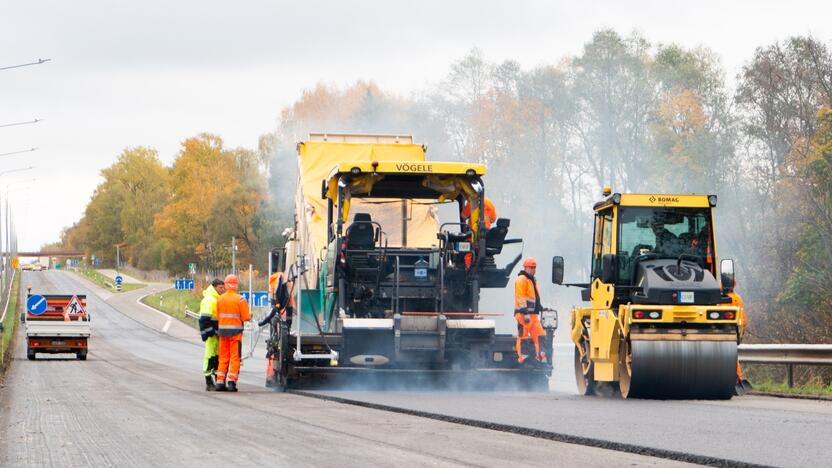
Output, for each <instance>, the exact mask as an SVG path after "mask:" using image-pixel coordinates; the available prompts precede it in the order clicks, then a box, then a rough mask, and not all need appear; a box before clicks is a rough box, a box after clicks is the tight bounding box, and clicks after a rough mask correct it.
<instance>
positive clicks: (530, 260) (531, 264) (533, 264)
mask: <svg viewBox="0 0 832 468" xmlns="http://www.w3.org/2000/svg"><path fill="white" fill-rule="evenodd" d="M523 268H537V260H535V259H534V257H526V259H525V260H523Z"/></svg>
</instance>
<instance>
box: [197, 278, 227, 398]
mask: <svg viewBox="0 0 832 468" xmlns="http://www.w3.org/2000/svg"><path fill="white" fill-rule="evenodd" d="M224 292H225V283H224V282H223V280H221V279H215V280H214V281H212V282H211V285H210V286H208V287H207V288H205V290H204V291H202V301H200V303H199V335H200V337H201V338H202V341H204V342H205V352H204V353H203V359H202V373H203V374H204V375H205V390H206V391H209V392H210V391H212V390H214V388H215V387H214V378H215V377H216V373H217V364H218V363H219V357H218V354H219V352H218V347H219V340H218V339H217V329H218V328H219V325H218V322H217V299H218V298H219V297H220V294H222V293H224Z"/></svg>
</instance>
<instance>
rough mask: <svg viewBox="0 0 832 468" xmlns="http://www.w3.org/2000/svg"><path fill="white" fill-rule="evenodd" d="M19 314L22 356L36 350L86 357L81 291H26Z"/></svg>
mask: <svg viewBox="0 0 832 468" xmlns="http://www.w3.org/2000/svg"><path fill="white" fill-rule="evenodd" d="M26 299H27V301H26V303H27V311H26V312H25V313H24V314H23V315H22V318H23V322H24V324H25V332H26V357H27V358H28V359H29V360H34V359H35V357H36V354H37V353H48V354H56V353H59V354H65V353H70V354H75V356H76V358H77V359H79V360H81V361H84V360H86V359H87V351H88V349H89V347H88V341H89V337H90V334H91V331H92V330H91V327H90V316H89V314H88V313H87V297H86V296H85V295H83V294H77V295H63V294H42V295H40V294H35V295H33V294H28V295H27V297H26Z"/></svg>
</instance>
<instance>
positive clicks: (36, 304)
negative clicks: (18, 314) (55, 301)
mask: <svg viewBox="0 0 832 468" xmlns="http://www.w3.org/2000/svg"><path fill="white" fill-rule="evenodd" d="M26 310H28V311H29V312H30V313H31V314H33V315H40V314H42V313H44V312H46V298H45V297H43V296H41V295H40V294H35V295H33V296H29V298H28V299H26Z"/></svg>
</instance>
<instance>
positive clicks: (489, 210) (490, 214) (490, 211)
mask: <svg viewBox="0 0 832 468" xmlns="http://www.w3.org/2000/svg"><path fill="white" fill-rule="evenodd" d="M483 205H484V206H483V208H484V209H485V228H486V229H491V223H493V222H494V221H496V220H497V209H496V208H494V203H492V202H491V200H489V199H488V197H485V200H483ZM462 217H463V218H466V219H467V220H468V224H469V225H470V224H471V204H470V203H466V204H465V206H464V207H463V208H462Z"/></svg>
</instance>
